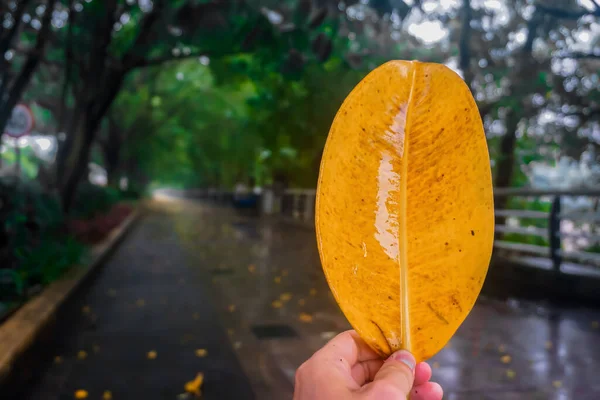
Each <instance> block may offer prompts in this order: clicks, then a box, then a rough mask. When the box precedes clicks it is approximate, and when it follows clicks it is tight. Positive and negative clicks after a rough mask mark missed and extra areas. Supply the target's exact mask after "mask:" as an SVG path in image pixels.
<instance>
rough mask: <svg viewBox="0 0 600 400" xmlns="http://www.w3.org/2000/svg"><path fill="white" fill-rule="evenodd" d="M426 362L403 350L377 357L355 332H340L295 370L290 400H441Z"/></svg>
mask: <svg viewBox="0 0 600 400" xmlns="http://www.w3.org/2000/svg"><path fill="white" fill-rule="evenodd" d="M430 379H431V367H429V365H428V364H427V363H424V362H422V363H419V364H417V365H415V359H414V357H413V356H412V354H410V353H409V352H407V351H398V352H396V353H394V354H392V355H391V356H390V357H389V358H388V359H387V360H385V361H384V360H382V359H381V358H379V356H378V355H377V353H375V352H374V351H373V350H372V349H371V348H370V347H369V346H368V345H367V344H366V343H365V342H364V341H363V340H362V339H361V338H360V337H359V336H358V334H357V333H356V332H355V331H346V332H343V333H340V334H339V335H338V336H336V337H335V338H333V339H332V340H331V341H330V342H329V343H327V344H326V345H325V346H324V347H323V348H322V349H321V350H319V351H317V352H316V353H315V354H314V355H313V356H312V357H311V358H310V359H309V360H308V361H306V362H305V363H304V364H302V365H301V366H300V368H298V371H296V387H295V390H294V400H346V399H355V400H406V398H407V396H408V395H409V394H410V399H411V400H441V399H442V394H443V392H442V388H441V386H440V385H438V384H437V383H434V382H429V380H430Z"/></svg>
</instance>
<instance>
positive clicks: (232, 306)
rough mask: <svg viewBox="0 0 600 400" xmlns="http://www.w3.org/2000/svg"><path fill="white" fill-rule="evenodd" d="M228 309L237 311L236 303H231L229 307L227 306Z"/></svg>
mask: <svg viewBox="0 0 600 400" xmlns="http://www.w3.org/2000/svg"><path fill="white" fill-rule="evenodd" d="M227 309H228V310H229V312H234V311H235V304H230V305H229V307H227Z"/></svg>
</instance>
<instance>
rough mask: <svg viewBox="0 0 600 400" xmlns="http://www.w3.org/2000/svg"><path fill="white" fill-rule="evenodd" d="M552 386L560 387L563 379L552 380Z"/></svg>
mask: <svg viewBox="0 0 600 400" xmlns="http://www.w3.org/2000/svg"><path fill="white" fill-rule="evenodd" d="M552 386H554V387H555V388H557V389H558V388H559V387H561V386H562V382H561V381H553V382H552Z"/></svg>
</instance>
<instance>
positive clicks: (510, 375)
mask: <svg viewBox="0 0 600 400" xmlns="http://www.w3.org/2000/svg"><path fill="white" fill-rule="evenodd" d="M515 376H517V373H516V372H515V371H513V370H512V369H507V370H506V377H507V378H508V379H514V377H515Z"/></svg>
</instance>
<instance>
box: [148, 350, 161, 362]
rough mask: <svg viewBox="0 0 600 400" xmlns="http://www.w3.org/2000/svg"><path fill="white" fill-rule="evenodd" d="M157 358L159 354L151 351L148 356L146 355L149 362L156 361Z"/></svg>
mask: <svg viewBox="0 0 600 400" xmlns="http://www.w3.org/2000/svg"><path fill="white" fill-rule="evenodd" d="M157 356H158V354H157V353H156V351H154V350H150V351H149V352H148V354H147V355H146V357H148V360H154V359H156V357H157Z"/></svg>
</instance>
